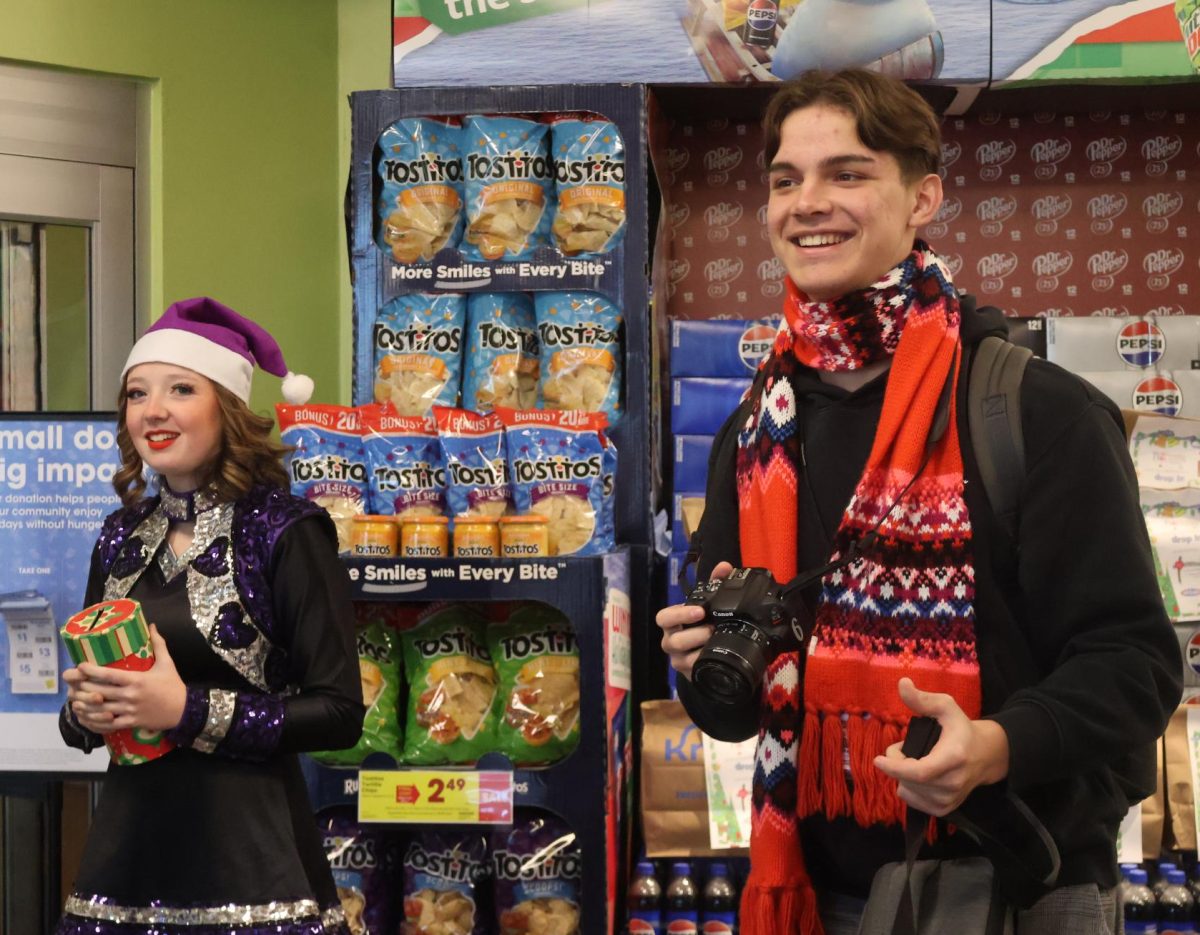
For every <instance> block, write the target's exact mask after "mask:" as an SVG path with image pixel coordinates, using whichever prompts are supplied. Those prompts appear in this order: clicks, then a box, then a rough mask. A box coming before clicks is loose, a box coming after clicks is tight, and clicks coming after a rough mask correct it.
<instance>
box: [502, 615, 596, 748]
mask: <svg viewBox="0 0 1200 935" xmlns="http://www.w3.org/2000/svg"><path fill="white" fill-rule="evenodd" d="M488 648H489V649H490V650H491V653H492V660H493V662H494V663H495V665H496V670H497V672H498V673H499V675H500V702H499V704H498V705H497V707H498V708H500V709H501V710H502V712H503V713H502V714H501V716H500V720H499V723H498V724H497V726H496V731H497V740H498V743H497V750H499V752H501V753H503V754H505V755H506V756H507V757H508V758H509V759H510V760H512V761H513V763H514V765H518V766H532V765H536V764H541V763H553V762H555V761H557V760H561V759H562V758H563V757H564V756H566V755H567V754H568V753H570V752H571V751H572V750H574V749H575V747H576V745H577V744H578V743H579V648H578V645H577V644H576V641H575V630H574V628H573V627H572V626H571V622H570V621H569V620H568V619H567V618H566V617H565V616H564V615H563V614H562V613H561V612H560V611H558V610H555V609H553V608H551V607H547V606H546V605H544V604H529V605H527V606H525V607H522V608H520V609H519V610H517V611H516V612H514V613H513V614H512V615H511V616H510V617H509V618H508V622H507V623H506V624H503V625H501V626H493V627H492V628H491V629H490V630H489V631H488Z"/></svg>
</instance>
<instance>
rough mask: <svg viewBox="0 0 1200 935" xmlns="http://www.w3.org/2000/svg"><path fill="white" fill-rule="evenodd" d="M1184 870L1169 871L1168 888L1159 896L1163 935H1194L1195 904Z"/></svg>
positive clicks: (1159, 929) (1160, 927)
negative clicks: (1193, 915)
mask: <svg viewBox="0 0 1200 935" xmlns="http://www.w3.org/2000/svg"><path fill="white" fill-rule="evenodd" d="M1186 880H1187V877H1186V876H1185V875H1184V872H1183V871H1182V870H1168V871H1167V888H1166V889H1164V890H1163V892H1162V896H1160V897H1159V898H1158V931H1159V932H1160V933H1161V935H1193V933H1194V932H1195V931H1196V923H1195V921H1194V920H1193V918H1192V914H1193V911H1194V909H1195V904H1194V903H1193V902H1192V894H1191V893H1190V892H1189V891H1188V888H1187V886H1186V882H1185V881H1186Z"/></svg>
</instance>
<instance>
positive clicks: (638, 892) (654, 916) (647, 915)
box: [625, 860, 663, 935]
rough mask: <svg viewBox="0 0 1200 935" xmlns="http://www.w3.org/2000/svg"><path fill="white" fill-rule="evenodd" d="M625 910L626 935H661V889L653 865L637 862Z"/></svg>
mask: <svg viewBox="0 0 1200 935" xmlns="http://www.w3.org/2000/svg"><path fill="white" fill-rule="evenodd" d="M625 910H626V912H627V913H628V916H629V921H628V923H627V924H626V927H625V931H626V933H627V935H663V913H662V887H661V886H659V885H658V877H656V876H655V875H654V864H652V863H650V861H648V860H642V861H638V865H637V869H636V870H635V871H634V873H633V879H632V880H630V881H629V895H628V897H627V898H626V902H625Z"/></svg>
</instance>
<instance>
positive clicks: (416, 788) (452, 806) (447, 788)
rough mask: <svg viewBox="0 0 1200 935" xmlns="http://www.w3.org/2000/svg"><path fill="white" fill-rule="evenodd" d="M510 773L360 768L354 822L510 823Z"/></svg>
mask: <svg viewBox="0 0 1200 935" xmlns="http://www.w3.org/2000/svg"><path fill="white" fill-rule="evenodd" d="M512 777H513V774H512V773H511V772H505V771H502V770H485V771H483V772H476V771H475V770H466V769H389V770H363V771H362V772H360V773H359V774H358V820H359V821H361V822H390V823H393V824H422V823H433V822H437V823H441V824H455V825H510V824H512V820H513V778H512Z"/></svg>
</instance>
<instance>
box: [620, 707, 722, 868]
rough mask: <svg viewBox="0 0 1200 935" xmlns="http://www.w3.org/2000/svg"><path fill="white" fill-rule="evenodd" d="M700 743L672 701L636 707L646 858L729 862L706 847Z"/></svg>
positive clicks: (696, 731)
mask: <svg viewBox="0 0 1200 935" xmlns="http://www.w3.org/2000/svg"><path fill="white" fill-rule="evenodd" d="M704 769H705V766H704V742H703V740H702V739H701V734H700V728H698V727H697V726H696V725H695V724H693V723H692V721H691V719H690V718H689V717H688V716H687V712H686V711H684V710H683V705H682V704H681V703H680V702H678V701H644V702H642V790H641V791H642V796H641V799H642V833H643V836H644V837H645V839H646V856H647V857H721V856H725V857H729V856H733V855H736V854H739V853H745V851H744V850H715V849H713V847H712V846H711V844H710V843H709V829H708V793H707V791H706V788H705V782H704Z"/></svg>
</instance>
